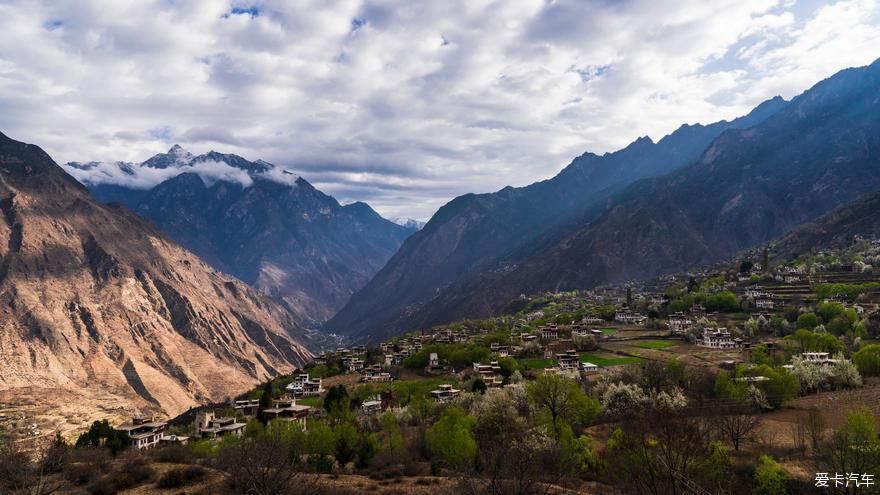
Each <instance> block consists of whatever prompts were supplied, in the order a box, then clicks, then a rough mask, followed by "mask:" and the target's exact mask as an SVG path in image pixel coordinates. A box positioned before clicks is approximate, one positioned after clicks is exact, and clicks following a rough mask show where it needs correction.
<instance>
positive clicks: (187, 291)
mask: <svg viewBox="0 0 880 495" xmlns="http://www.w3.org/2000/svg"><path fill="white" fill-rule="evenodd" d="M0 211H2V218H0V363H2V367H0V368H2V372H0V400H12V401H16V402H18V403H20V402H21V401H22V400H24V401H27V400H32V401H34V402H35V403H38V404H39V405H41V406H45V407H47V408H48V409H50V410H52V411H54V412H55V413H58V414H62V415H63V414H67V413H69V414H68V416H66V421H67V422H68V424H73V426H77V421H82V422H85V421H89V420H91V419H95V418H96V417H107V416H110V417H114V418H116V419H120V418H119V417H120V416H126V415H128V414H130V413H131V412H132V411H133V410H134V409H139V410H140V411H142V412H148V411H154V412H161V413H164V414H167V415H172V416H173V415H176V414H179V413H180V412H182V411H184V410H186V409H187V408H189V407H191V406H193V405H195V404H197V403H202V402H206V401H219V400H223V399H224V398H227V397H231V396H234V395H236V394H238V393H240V392H242V391H244V390H247V389H249V388H250V387H252V386H253V385H254V384H256V383H258V382H259V381H261V380H264V379H265V378H267V377H269V376H274V375H277V374H279V373H284V372H289V371H291V370H293V369H294V368H295V366H297V365H299V364H301V363H303V361H304V360H305V359H307V358H308V357H309V356H310V353H309V352H308V351H307V350H306V349H305V348H304V347H303V346H302V345H301V344H300V343H299V341H298V338H299V336H300V335H301V331H302V330H301V328H300V327H298V326H297V324H296V323H295V319H294V318H293V316H292V315H291V314H290V312H289V311H288V310H287V309H285V308H284V307H282V306H281V305H279V304H277V303H274V302H273V301H272V300H271V299H269V298H268V297H266V296H265V295H262V294H261V293H259V292H257V291H256V290H254V289H252V288H250V287H248V286H247V285H245V284H243V283H242V282H240V281H238V280H236V279H234V278H232V277H230V276H226V275H223V274H221V273H219V272H217V271H216V270H214V269H213V268H211V267H210V266H208V265H207V264H206V263H205V262H203V261H202V260H201V259H199V258H198V257H196V256H195V255H193V254H192V253H190V252H189V251H187V250H185V249H184V248H182V247H180V246H179V245H178V244H176V243H175V242H173V241H170V240H169V239H168V238H166V237H165V236H164V234H162V233H160V232H159V231H158V230H156V229H155V227H153V226H152V225H150V224H149V223H148V222H145V221H144V220H142V219H141V218H139V217H138V216H136V215H134V214H133V213H131V212H129V211H128V210H127V209H125V208H122V207H112V206H106V205H104V204H102V203H100V202H99V201H97V200H95V199H94V198H93V197H92V196H91V195H90V194H89V192H88V191H87V190H86V188H85V187H83V186H82V185H81V184H79V183H78V182H77V181H76V180H75V179H74V178H73V177H71V176H69V175H68V174H67V173H65V172H64V170H62V169H61V168H60V167H59V166H58V165H56V164H55V163H54V162H53V161H52V159H51V158H50V157H49V156H48V155H47V154H46V153H45V152H43V151H42V150H41V149H40V148H38V147H36V146H34V145H28V144H24V143H20V142H17V141H13V140H11V139H9V138H7V137H6V136H4V135H2V134H0ZM98 398H100V399H98Z"/></svg>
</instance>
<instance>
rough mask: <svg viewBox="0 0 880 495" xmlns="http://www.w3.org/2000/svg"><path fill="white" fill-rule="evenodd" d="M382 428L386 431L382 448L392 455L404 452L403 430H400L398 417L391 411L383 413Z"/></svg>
mask: <svg viewBox="0 0 880 495" xmlns="http://www.w3.org/2000/svg"><path fill="white" fill-rule="evenodd" d="M381 421H382V430H383V431H384V432H385V438H384V440H383V441H382V449H383V450H385V451H386V452H388V454H389V455H390V456H392V457H397V456H399V455H402V454H403V432H401V431H400V424H399V423H398V422H397V418H395V417H394V414H392V413H391V412H386V413H385V414H383V415H382V419H381Z"/></svg>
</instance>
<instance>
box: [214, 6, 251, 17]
mask: <svg viewBox="0 0 880 495" xmlns="http://www.w3.org/2000/svg"><path fill="white" fill-rule="evenodd" d="M233 15H249V16H251V19H253V18H254V17H258V16H259V15H260V9H259V8H258V7H254V6H251V7H232V10H231V11H229V12H228V13H226V14H223V18H224V19H229V17H230V16H233Z"/></svg>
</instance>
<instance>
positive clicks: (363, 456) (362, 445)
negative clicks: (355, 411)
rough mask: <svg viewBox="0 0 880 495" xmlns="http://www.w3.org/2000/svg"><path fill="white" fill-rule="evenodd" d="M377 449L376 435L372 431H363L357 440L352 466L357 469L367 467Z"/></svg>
mask: <svg viewBox="0 0 880 495" xmlns="http://www.w3.org/2000/svg"><path fill="white" fill-rule="evenodd" d="M378 450H379V442H378V440H376V435H375V434H373V433H363V434H362V435H361V437H360V441H359V442H358V448H357V457H356V458H355V462H354V466H355V467H356V468H358V469H365V468H367V467H368V466H369V465H370V462H371V461H372V460H373V457H374V456H375V455H376V452H377V451H378Z"/></svg>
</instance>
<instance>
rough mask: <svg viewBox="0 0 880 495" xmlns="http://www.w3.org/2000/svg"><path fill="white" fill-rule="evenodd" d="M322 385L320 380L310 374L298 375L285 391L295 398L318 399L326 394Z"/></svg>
mask: <svg viewBox="0 0 880 495" xmlns="http://www.w3.org/2000/svg"><path fill="white" fill-rule="evenodd" d="M322 383H323V381H322V380H321V379H320V378H312V377H311V376H309V374H308V373H297V374H296V375H294V377H293V381H292V382H291V383H290V384H289V385H287V387H286V388H285V389H286V390H287V391H288V392H290V393H292V394H293V396H294V397H317V396H319V395H321V394H322V393H324V387H323V386H322Z"/></svg>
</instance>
